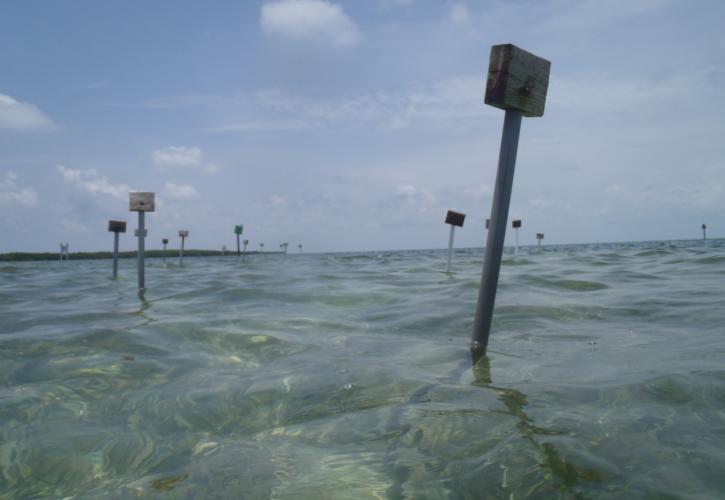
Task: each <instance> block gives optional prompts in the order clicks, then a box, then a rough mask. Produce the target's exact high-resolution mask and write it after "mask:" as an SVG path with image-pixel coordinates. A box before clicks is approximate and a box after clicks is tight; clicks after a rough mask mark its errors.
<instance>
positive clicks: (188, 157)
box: [151, 146, 204, 167]
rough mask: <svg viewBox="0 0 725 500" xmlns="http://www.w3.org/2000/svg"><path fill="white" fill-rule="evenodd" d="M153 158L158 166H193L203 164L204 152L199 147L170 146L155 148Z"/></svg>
mask: <svg viewBox="0 0 725 500" xmlns="http://www.w3.org/2000/svg"><path fill="white" fill-rule="evenodd" d="M151 159H152V160H153V162H154V164H155V165H158V166H171V167H191V166H196V165H200V164H201V162H202V161H203V160H204V153H203V152H202V150H201V148H197V147H192V148H187V147H184V146H169V147H167V148H162V149H157V150H155V151H154V152H153V153H152V154H151Z"/></svg>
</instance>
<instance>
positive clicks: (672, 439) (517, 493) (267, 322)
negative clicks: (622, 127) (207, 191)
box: [0, 240, 725, 499]
mask: <svg viewBox="0 0 725 500" xmlns="http://www.w3.org/2000/svg"><path fill="white" fill-rule="evenodd" d="M481 261H482V252H481V250H480V249H471V250H462V251H459V252H457V254H456V256H455V260H454V269H455V272H454V273H452V274H450V275H449V274H446V273H444V272H443V270H444V269H445V253H444V252H441V251H413V252H376V253H359V254H328V255H289V256H288V257H286V258H285V257H283V256H254V257H249V258H248V259H247V261H246V262H239V261H238V260H237V258H236V257H218V258H216V257H213V258H188V259H186V261H185V266H184V267H179V266H177V265H175V264H174V265H169V266H168V267H164V266H162V265H161V262H160V261H159V260H150V261H149V262H148V263H147V277H146V279H147V284H148V287H149V289H148V291H147V293H146V295H145V300H143V301H141V300H139V297H138V296H137V293H136V290H135V285H136V281H135V275H134V262H133V261H130V260H124V261H122V262H121V266H120V273H121V277H120V278H119V279H118V280H113V279H111V278H110V277H109V275H110V272H111V263H110V261H71V262H69V263H65V264H63V265H61V264H60V263H58V262H44V263H20V264H7V263H6V264H0V438H1V439H0V498H15V497H18V498H23V497H57V498H63V497H73V496H77V497H81V498H91V497H99V496H102V495H108V496H112V497H117V498H138V497H142V498H269V497H272V498H310V499H316V498H350V499H359V498H575V497H581V498H642V497H651V498H664V497H666V498H714V497H722V496H723V495H724V494H725V475H724V474H723V473H722V471H723V470H725V364H724V362H723V361H724V360H725V287H724V286H723V284H724V282H725V242H724V241H722V240H718V241H708V242H707V243H703V242H702V241H689V242H656V243H631V244H611V245H581V246H559V247H546V246H545V247H543V248H542V249H537V248H524V249H522V251H521V254H520V256H519V257H518V258H514V257H513V256H512V255H511V254H510V253H509V254H507V255H505V259H504V263H503V267H502V274H501V279H500V284H499V292H498V299H497V303H496V310H495V315H494V323H493V329H494V330H493V334H492V336H491V343H490V346H489V347H490V350H489V354H488V356H487V357H486V358H484V359H482V360H481V361H479V362H478V363H477V364H476V365H475V366H473V367H472V366H471V360H470V357H469V353H468V344H469V340H470V334H471V330H472V321H473V315H474V306H475V301H476V296H477V292H478V281H479V276H480V271H481Z"/></svg>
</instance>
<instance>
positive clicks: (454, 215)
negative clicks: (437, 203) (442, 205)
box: [446, 210, 466, 227]
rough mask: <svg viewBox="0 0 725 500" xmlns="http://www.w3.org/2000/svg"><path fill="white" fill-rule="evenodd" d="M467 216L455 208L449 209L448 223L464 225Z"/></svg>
mask: <svg viewBox="0 0 725 500" xmlns="http://www.w3.org/2000/svg"><path fill="white" fill-rule="evenodd" d="M465 218H466V214H462V213H461V212H456V211H455V210H449V211H448V213H447V214H446V224H450V225H452V226H458V227H463V220H464V219H465Z"/></svg>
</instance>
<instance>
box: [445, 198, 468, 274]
mask: <svg viewBox="0 0 725 500" xmlns="http://www.w3.org/2000/svg"><path fill="white" fill-rule="evenodd" d="M465 218H466V214H462V213H461V212H455V211H453V210H449V211H448V213H447V214H446V224H450V226H451V234H450V235H449V236H448V264H447V265H446V272H447V273H450V272H451V259H452V258H453V234H454V233H455V231H456V226H458V227H463V221H464V220H465Z"/></svg>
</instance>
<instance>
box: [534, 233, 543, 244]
mask: <svg viewBox="0 0 725 500" xmlns="http://www.w3.org/2000/svg"><path fill="white" fill-rule="evenodd" d="M536 239H537V240H539V246H541V240H543V239H544V233H536Z"/></svg>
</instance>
